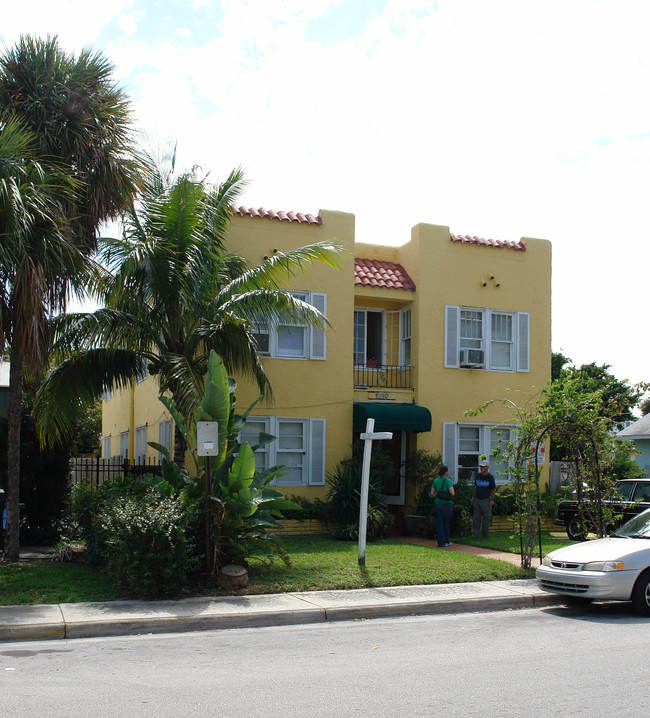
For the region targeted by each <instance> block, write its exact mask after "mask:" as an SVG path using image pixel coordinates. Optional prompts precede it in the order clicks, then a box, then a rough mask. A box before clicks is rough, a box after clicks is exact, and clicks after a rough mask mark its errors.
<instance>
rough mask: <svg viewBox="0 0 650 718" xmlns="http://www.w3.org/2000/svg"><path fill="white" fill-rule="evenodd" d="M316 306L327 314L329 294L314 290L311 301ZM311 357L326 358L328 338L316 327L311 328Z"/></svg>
mask: <svg viewBox="0 0 650 718" xmlns="http://www.w3.org/2000/svg"><path fill="white" fill-rule="evenodd" d="M309 303H310V304H311V305H312V306H313V307H316V309H318V311H319V312H320V313H321V314H324V315H325V316H327V294H325V293H323V292H312V293H311V299H310V302H309ZM309 358H310V359H326V358H327V357H326V338H325V332H322V331H321V330H320V329H316V327H312V328H311V346H310V348H309Z"/></svg>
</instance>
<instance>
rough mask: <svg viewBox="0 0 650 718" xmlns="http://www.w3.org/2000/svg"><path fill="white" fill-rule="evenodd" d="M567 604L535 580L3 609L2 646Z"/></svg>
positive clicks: (0, 619) (0, 621)
mask: <svg viewBox="0 0 650 718" xmlns="http://www.w3.org/2000/svg"><path fill="white" fill-rule="evenodd" d="M561 602H562V599H561V598H560V597H558V596H553V595H551V594H548V593H544V592H543V591H541V590H540V589H539V588H538V586H537V582H536V581H535V579H524V580H514V581H485V582H480V583H454V584H434V585H431V586H392V587H387V588H362V589H353V590H348V591H306V592H301V593H282V594H267V595H260V596H224V597H218V598H187V599H182V600H179V601H111V602H107V603H61V604H54V605H37V606H0V641H7V640H43V639H51V638H88V637H93V636H124V635H134V634H147V633H173V632H179V631H199V630H213V629H221V628H249V627H258V626H287V625H296V624H306V623H325V622H327V621H343V620H350V619H355V618H356V619H365V618H387V617H396V616H417V615H430V614H445V613H460V612H478V611H499V610H504V609H515V608H537V607H540V606H548V605H551V604H557V603H561Z"/></svg>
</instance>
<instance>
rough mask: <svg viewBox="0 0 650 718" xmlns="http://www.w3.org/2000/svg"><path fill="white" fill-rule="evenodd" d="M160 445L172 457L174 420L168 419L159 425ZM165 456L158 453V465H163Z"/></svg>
mask: <svg viewBox="0 0 650 718" xmlns="http://www.w3.org/2000/svg"><path fill="white" fill-rule="evenodd" d="M158 443H159V444H160V445H161V446H164V447H165V448H166V449H167V451H169V453H170V455H171V451H172V420H171V419H167V420H166V421H161V422H160V423H159V424H158ZM163 457H164V454H162V453H161V452H158V463H162V460H163Z"/></svg>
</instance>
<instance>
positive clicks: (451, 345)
mask: <svg viewBox="0 0 650 718" xmlns="http://www.w3.org/2000/svg"><path fill="white" fill-rule="evenodd" d="M459 316H460V310H459V308H458V307H451V306H446V307H445V366H446V367H448V368H450V369H458V367H459V354H458V334H459V328H458V318H459ZM447 465H448V464H447ZM450 468H451V467H450Z"/></svg>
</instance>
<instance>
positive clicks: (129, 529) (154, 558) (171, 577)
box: [96, 488, 198, 598]
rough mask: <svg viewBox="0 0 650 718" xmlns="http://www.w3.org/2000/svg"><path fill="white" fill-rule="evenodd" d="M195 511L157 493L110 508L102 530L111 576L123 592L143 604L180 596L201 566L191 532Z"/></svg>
mask: <svg viewBox="0 0 650 718" xmlns="http://www.w3.org/2000/svg"><path fill="white" fill-rule="evenodd" d="M193 508H195V507H193V506H189V507H185V508H182V507H181V506H180V503H179V501H178V499H175V498H171V497H167V498H162V497H161V496H160V495H159V494H157V493H156V492H155V491H154V490H153V489H152V488H147V489H146V491H145V492H144V493H143V494H142V495H140V496H129V497H123V498H119V499H117V500H116V501H115V502H114V503H112V504H107V505H105V506H104V507H103V509H102V511H101V512H100V513H99V515H98V517H97V520H96V525H97V528H98V531H99V533H100V534H101V539H102V542H103V553H104V559H105V567H106V570H107V572H108V573H109V574H110V575H111V576H112V577H113V579H114V580H115V583H116V585H117V587H118V588H119V589H120V590H123V591H126V592H127V593H129V594H133V595H135V596H137V597H138V598H157V597H162V596H174V595H177V594H179V593H180V592H181V591H182V589H183V587H184V586H185V585H186V583H187V580H188V577H189V575H190V574H191V572H192V571H193V570H194V568H195V567H196V565H197V559H196V557H194V556H192V548H193V546H192V543H191V541H190V539H189V538H188V532H187V528H188V525H189V523H190V520H191V518H192V515H193V514H196V513H198V512H196V511H192V509H193Z"/></svg>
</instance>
